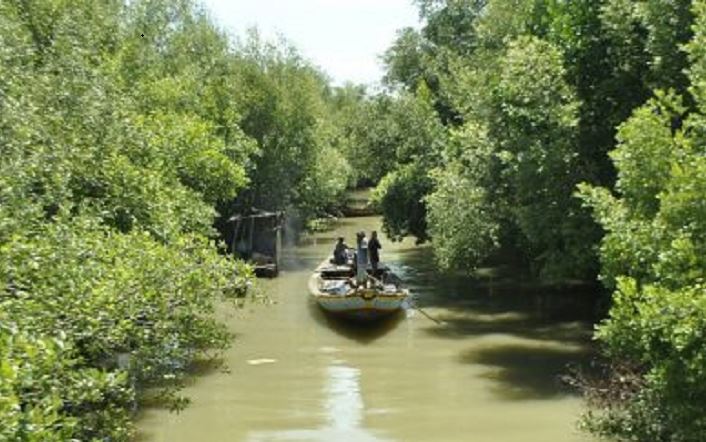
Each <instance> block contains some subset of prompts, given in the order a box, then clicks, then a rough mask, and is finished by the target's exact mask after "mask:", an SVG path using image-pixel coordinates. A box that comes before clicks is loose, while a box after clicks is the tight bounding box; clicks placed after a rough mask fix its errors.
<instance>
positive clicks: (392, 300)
mask: <svg viewBox="0 0 706 442" xmlns="http://www.w3.org/2000/svg"><path fill="white" fill-rule="evenodd" d="M367 273H368V281H367V282H366V283H365V284H364V285H358V284H357V283H356V280H355V270H354V267H353V266H352V265H351V264H346V265H336V264H333V263H331V261H330V260H329V259H327V260H325V261H324V262H322V263H321V264H320V265H319V267H317V268H316V270H314V273H313V274H312V275H311V277H310V278H309V292H310V293H311V295H312V296H313V298H314V300H315V301H316V303H317V304H318V305H319V306H320V307H321V308H322V309H323V310H324V311H326V312H327V313H330V314H333V315H336V316H341V317H344V318H348V319H354V320H365V321H369V320H376V319H381V318H383V317H386V316H389V315H392V314H393V313H396V312H398V311H400V309H402V308H403V305H404V302H405V301H406V300H407V298H408V297H409V291H408V290H407V289H404V288H402V281H401V280H400V278H399V277H397V275H395V274H394V273H393V272H392V271H391V270H390V268H389V267H387V266H386V265H384V264H380V265H379V266H378V269H377V270H376V271H373V269H372V268H371V267H368V269H367Z"/></svg>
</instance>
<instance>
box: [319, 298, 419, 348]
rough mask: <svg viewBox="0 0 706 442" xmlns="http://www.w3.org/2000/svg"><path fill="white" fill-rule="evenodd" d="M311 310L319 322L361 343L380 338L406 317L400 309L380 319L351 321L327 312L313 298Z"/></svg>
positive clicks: (371, 341)
mask: <svg viewBox="0 0 706 442" xmlns="http://www.w3.org/2000/svg"><path fill="white" fill-rule="evenodd" d="M309 310H310V312H311V317H312V318H313V319H314V321H316V322H317V323H318V324H320V325H322V326H325V327H327V328H329V329H330V330H333V331H334V332H335V333H337V334H339V335H341V336H343V337H345V338H348V339H351V340H353V341H356V342H358V343H360V344H371V343H373V342H374V341H376V340H378V339H380V338H381V337H383V336H385V335H386V334H388V333H389V332H391V331H392V330H394V329H395V328H397V326H399V324H400V323H401V322H402V321H403V320H404V318H405V315H404V312H402V311H400V312H397V313H396V314H394V315H391V316H389V317H387V318H382V319H380V320H378V321H372V322H361V321H351V320H346V319H345V318H341V317H336V316H334V315H331V314H327V313H326V312H324V311H323V310H322V309H321V308H320V307H319V306H318V304H316V302H314V301H313V300H311V301H310V302H309Z"/></svg>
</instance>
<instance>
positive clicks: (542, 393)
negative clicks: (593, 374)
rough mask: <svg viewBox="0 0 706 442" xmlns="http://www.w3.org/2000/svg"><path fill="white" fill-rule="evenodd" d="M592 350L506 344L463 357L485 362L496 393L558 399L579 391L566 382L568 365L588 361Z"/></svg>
mask: <svg viewBox="0 0 706 442" xmlns="http://www.w3.org/2000/svg"><path fill="white" fill-rule="evenodd" d="M590 356H591V351H590V350H589V349H588V348H585V347H578V348H558V347H544V346H532V345H528V346H523V345H503V346H497V347H493V348H486V349H481V350H473V351H469V352H467V353H464V354H462V355H461V356H460V358H461V361H462V362H465V363H468V364H478V365H483V366H486V367H487V368H488V372H487V373H486V374H484V375H482V376H483V377H486V378H488V379H492V380H493V381H496V382H497V383H498V385H497V386H496V387H494V388H493V392H494V393H495V394H496V395H497V396H498V397H500V398H503V399H507V400H528V399H535V400H537V399H554V398H556V397H558V396H566V395H573V394H577V392H576V391H575V390H572V389H571V388H570V387H568V386H567V385H565V384H564V383H563V382H562V376H564V375H566V372H567V367H569V366H571V365H583V364H587V363H588V360H589V358H590Z"/></svg>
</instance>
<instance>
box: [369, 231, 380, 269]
mask: <svg viewBox="0 0 706 442" xmlns="http://www.w3.org/2000/svg"><path fill="white" fill-rule="evenodd" d="M380 249H382V245H381V244H380V240H378V232H376V231H375V230H373V232H372V233H371V234H370V241H368V250H369V251H370V265H371V266H372V267H373V276H375V277H376V278H377V277H378V264H380Z"/></svg>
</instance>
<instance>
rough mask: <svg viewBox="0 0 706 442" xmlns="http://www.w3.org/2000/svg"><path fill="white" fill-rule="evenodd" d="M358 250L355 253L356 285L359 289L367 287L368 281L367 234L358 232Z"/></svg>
mask: <svg viewBox="0 0 706 442" xmlns="http://www.w3.org/2000/svg"><path fill="white" fill-rule="evenodd" d="M357 239H358V248H357V249H356V253H355V264H356V283H357V284H358V287H365V283H366V282H367V281H368V240H367V239H366V238H365V232H358V234H357Z"/></svg>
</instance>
